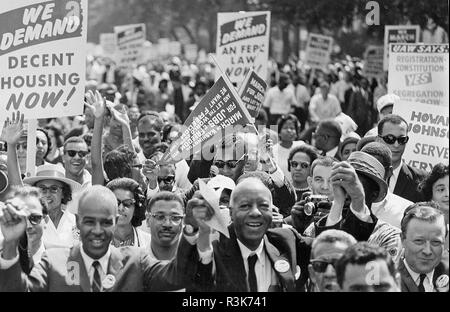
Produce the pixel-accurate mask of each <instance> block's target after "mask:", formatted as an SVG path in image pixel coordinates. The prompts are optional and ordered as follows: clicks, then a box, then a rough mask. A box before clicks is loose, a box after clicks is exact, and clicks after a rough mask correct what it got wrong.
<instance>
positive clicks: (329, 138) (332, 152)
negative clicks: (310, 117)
mask: <svg viewBox="0 0 450 312" xmlns="http://www.w3.org/2000/svg"><path fill="white" fill-rule="evenodd" d="M341 136H342V129H341V126H340V125H339V123H338V122H337V121H336V120H334V119H325V120H322V121H320V122H319V124H318V125H317V128H316V131H315V133H314V134H313V138H314V146H315V147H316V148H317V149H318V150H320V151H322V154H321V155H322V156H330V157H334V158H336V159H337V160H340V159H341V158H340V155H339V143H340V142H341Z"/></svg>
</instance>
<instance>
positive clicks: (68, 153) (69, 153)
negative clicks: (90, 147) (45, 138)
mask: <svg viewBox="0 0 450 312" xmlns="http://www.w3.org/2000/svg"><path fill="white" fill-rule="evenodd" d="M66 154H67V155H69V156H70V157H75V155H77V154H78V156H79V157H80V158H84V157H86V155H87V154H89V152H86V151H74V150H68V151H66Z"/></svg>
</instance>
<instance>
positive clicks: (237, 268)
mask: <svg viewBox="0 0 450 312" xmlns="http://www.w3.org/2000/svg"><path fill="white" fill-rule="evenodd" d="M228 230H229V233H230V239H227V241H226V244H224V255H225V257H224V265H225V267H226V268H228V270H227V272H229V273H231V274H232V275H233V278H229V280H231V281H232V282H233V283H234V285H235V289H236V291H240V292H245V291H248V289H247V273H245V267H244V262H243V259H242V254H241V249H240V248H239V245H238V242H237V237H236V233H235V231H234V226H233V225H230V226H229V227H228ZM223 238H225V237H223ZM223 238H222V239H223ZM225 239H226V238H225Z"/></svg>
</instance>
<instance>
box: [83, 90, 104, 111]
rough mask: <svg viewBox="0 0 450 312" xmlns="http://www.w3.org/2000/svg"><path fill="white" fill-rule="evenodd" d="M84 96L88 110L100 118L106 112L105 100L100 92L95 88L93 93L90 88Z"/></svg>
mask: <svg viewBox="0 0 450 312" xmlns="http://www.w3.org/2000/svg"><path fill="white" fill-rule="evenodd" d="M85 96H86V100H87V102H84V105H86V106H87V107H88V108H89V109H90V110H92V112H93V113H94V116H95V118H101V117H103V116H105V115H106V112H107V108H106V101H105V99H104V98H102V96H101V94H100V92H98V91H97V90H96V91H95V93H94V92H92V91H91V90H89V91H88V92H87V93H86V95H85Z"/></svg>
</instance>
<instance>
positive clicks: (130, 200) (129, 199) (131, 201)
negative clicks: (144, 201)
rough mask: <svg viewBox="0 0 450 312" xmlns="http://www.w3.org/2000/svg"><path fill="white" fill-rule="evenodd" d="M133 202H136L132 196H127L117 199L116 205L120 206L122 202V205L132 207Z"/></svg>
mask: <svg viewBox="0 0 450 312" xmlns="http://www.w3.org/2000/svg"><path fill="white" fill-rule="evenodd" d="M135 203H136V201H135V200H134V199H132V198H128V199H124V200H120V199H117V206H118V207H120V204H123V206H124V207H127V208H132V207H133V206H134V204H135Z"/></svg>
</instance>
